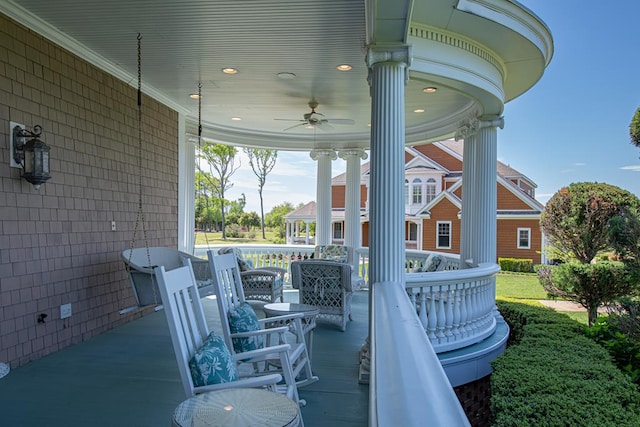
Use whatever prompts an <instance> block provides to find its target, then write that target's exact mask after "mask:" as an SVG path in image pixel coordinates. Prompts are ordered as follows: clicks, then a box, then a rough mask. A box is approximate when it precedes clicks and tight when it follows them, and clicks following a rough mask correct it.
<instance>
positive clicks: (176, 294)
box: [154, 260, 209, 397]
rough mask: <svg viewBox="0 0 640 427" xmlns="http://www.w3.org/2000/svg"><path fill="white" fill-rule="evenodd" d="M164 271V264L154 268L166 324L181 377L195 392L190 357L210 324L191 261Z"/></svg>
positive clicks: (189, 391) (189, 393)
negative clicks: (208, 323)
mask: <svg viewBox="0 0 640 427" xmlns="http://www.w3.org/2000/svg"><path fill="white" fill-rule="evenodd" d="M185 263H186V265H184V266H182V267H178V268H175V269H173V270H171V271H167V270H166V269H165V267H164V266H159V267H156V268H155V269H154V272H155V275H156V278H157V280H158V288H159V291H160V295H161V297H162V304H163V306H164V312H165V314H166V317H167V323H168V324H169V332H170V334H171V342H172V344H173V350H174V352H175V355H176V361H177V362H178V370H179V371H180V379H181V380H182V386H183V388H184V392H185V394H186V396H187V397H191V396H193V395H194V391H193V390H194V385H193V378H192V377H191V371H190V370H189V359H190V358H191V357H192V356H193V354H194V353H195V352H196V350H197V349H198V348H200V347H201V346H202V343H203V341H204V340H205V339H206V338H207V336H208V335H209V327H208V326H207V321H206V319H205V316H204V311H203V310H202V303H201V302H200V294H199V293H198V286H197V284H196V279H195V276H194V275H193V269H192V268H191V262H190V261H189V260H186V261H185Z"/></svg>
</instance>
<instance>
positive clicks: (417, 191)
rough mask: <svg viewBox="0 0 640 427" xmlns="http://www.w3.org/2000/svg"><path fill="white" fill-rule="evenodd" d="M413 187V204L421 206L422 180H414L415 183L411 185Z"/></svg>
mask: <svg viewBox="0 0 640 427" xmlns="http://www.w3.org/2000/svg"><path fill="white" fill-rule="evenodd" d="M411 184H412V186H413V192H412V194H413V199H412V201H411V203H413V204H414V205H421V204H422V181H421V180H420V178H416V179H414V180H413V182H412V183H411Z"/></svg>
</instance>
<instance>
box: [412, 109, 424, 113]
mask: <svg viewBox="0 0 640 427" xmlns="http://www.w3.org/2000/svg"><path fill="white" fill-rule="evenodd" d="M413 112H414V113H424V110H423V109H422V108H418V109H416V110H413Z"/></svg>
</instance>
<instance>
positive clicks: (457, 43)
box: [409, 25, 505, 79]
mask: <svg viewBox="0 0 640 427" xmlns="http://www.w3.org/2000/svg"><path fill="white" fill-rule="evenodd" d="M409 35H411V36H413V37H417V38H421V39H424V40H429V41H432V42H436V43H442V44H445V45H447V46H451V47H455V48H457V49H462V50H464V51H467V52H469V53H470V54H472V55H475V56H477V57H479V58H481V59H482V60H484V61H486V62H488V63H490V64H491V65H493V66H494V67H495V68H496V69H497V70H498V71H499V72H500V74H501V76H502V78H503V79H504V76H505V66H504V64H503V63H502V61H500V59H499V58H498V56H497V55H496V54H494V53H493V52H492V51H490V50H489V49H487V48H485V47H483V46H481V45H480V44H478V43H475V42H473V41H471V40H469V39H467V38H465V37H462V36H460V35H458V34H454V33H450V32H448V31H443V30H442V29H438V28H433V27H429V26H423V25H412V26H411V28H410V29H409Z"/></svg>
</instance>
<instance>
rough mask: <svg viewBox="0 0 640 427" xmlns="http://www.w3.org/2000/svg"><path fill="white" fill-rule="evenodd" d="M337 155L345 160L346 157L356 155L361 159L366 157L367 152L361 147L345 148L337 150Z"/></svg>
mask: <svg viewBox="0 0 640 427" xmlns="http://www.w3.org/2000/svg"><path fill="white" fill-rule="evenodd" d="M338 156H339V157H340V158H341V159H343V160H347V158H348V157H358V158H360V159H362V160H366V159H367V157H368V156H367V153H366V152H365V151H364V150H363V149H362V148H345V149H343V150H338Z"/></svg>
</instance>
